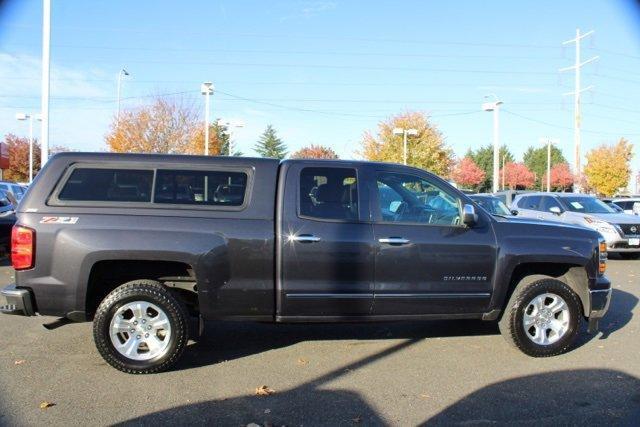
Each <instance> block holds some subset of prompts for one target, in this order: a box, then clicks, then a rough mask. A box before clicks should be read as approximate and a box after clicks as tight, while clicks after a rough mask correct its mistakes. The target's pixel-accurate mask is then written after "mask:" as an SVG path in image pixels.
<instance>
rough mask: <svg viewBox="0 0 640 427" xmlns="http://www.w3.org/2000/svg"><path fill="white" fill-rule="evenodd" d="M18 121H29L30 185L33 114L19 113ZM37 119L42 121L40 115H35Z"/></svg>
mask: <svg viewBox="0 0 640 427" xmlns="http://www.w3.org/2000/svg"><path fill="white" fill-rule="evenodd" d="M16 119H18V120H27V119H28V120H29V183H31V181H33V119H34V115H33V114H26V113H18V114H16ZM35 119H36V120H39V121H42V117H41V116H40V114H36V115H35Z"/></svg>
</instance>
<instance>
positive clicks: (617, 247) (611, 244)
mask: <svg viewBox="0 0 640 427" xmlns="http://www.w3.org/2000/svg"><path fill="white" fill-rule="evenodd" d="M600 234H602V237H604V239H605V241H606V242H607V252H614V253H618V252H640V245H636V246H630V245H629V239H638V238H640V236H625V237H621V236H620V235H619V234H617V233H616V234H612V233H600Z"/></svg>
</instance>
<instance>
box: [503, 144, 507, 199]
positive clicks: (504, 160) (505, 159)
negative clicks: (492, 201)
mask: <svg viewBox="0 0 640 427" xmlns="http://www.w3.org/2000/svg"><path fill="white" fill-rule="evenodd" d="M506 163H507V151H506V150H505V152H504V153H502V191H504V176H505V169H506V168H505V164H506Z"/></svg>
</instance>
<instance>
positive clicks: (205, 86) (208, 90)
mask: <svg viewBox="0 0 640 427" xmlns="http://www.w3.org/2000/svg"><path fill="white" fill-rule="evenodd" d="M213 90H214V87H213V83H211V82H204V83H202V84H201V85H200V92H201V93H202V94H203V95H204V155H205V156H208V155H209V97H210V96H211V95H213Z"/></svg>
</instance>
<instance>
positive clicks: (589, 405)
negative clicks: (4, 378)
mask: <svg viewBox="0 0 640 427" xmlns="http://www.w3.org/2000/svg"><path fill="white" fill-rule="evenodd" d="M415 342H417V340H407V341H405V342H402V343H400V344H397V345H395V346H393V347H391V348H389V349H387V350H385V351H382V352H380V353H376V354H374V355H371V356H368V357H366V358H363V359H361V360H359V361H357V362H354V363H352V364H350V365H347V366H344V367H342V368H339V369H336V370H333V371H331V372H329V373H327V374H324V375H322V376H320V377H318V378H316V379H313V380H311V381H309V382H306V383H304V384H301V385H300V386H298V387H294V388H292V389H290V390H281V391H279V392H277V393H275V394H272V395H269V396H264V397H259V396H249V395H246V396H238V397H234V398H230V399H222V400H210V401H206V402H199V403H195V404H190V405H184V406H179V407H175V408H170V409H167V410H164V411H159V412H155V413H151V414H148V415H144V416H141V417H138V418H133V419H131V420H127V421H125V422H123V423H121V424H119V425H150V426H155V425H174V424H178V425H221V426H227V425H230V426H233V425H235V426H237V425H247V424H249V423H256V424H258V425H261V426H267V425H288V426H293V425H305V426H325V425H332V426H338V425H367V426H369V425H394V424H398V420H397V419H394V417H393V415H391V414H382V413H378V412H377V411H376V410H375V409H374V408H372V407H371V405H369V404H368V403H367V400H368V399H367V396H366V395H365V396H363V395H362V394H360V393H358V392H355V391H350V390H345V389H341V390H333V389H328V388H327V386H326V384H327V383H329V382H330V381H332V380H335V379H336V378H339V377H340V376H342V375H345V373H347V372H351V371H354V370H357V369H359V368H361V367H363V366H365V365H367V364H370V363H372V362H375V361H377V360H380V359H382V358H384V357H387V356H389V355H391V354H392V353H396V352H399V351H402V350H404V349H406V348H407V347H409V346H411V345H413V344H414V343H415ZM424 382H425V384H424V388H425V389H436V390H437V387H438V386H437V385H436V384H431V385H430V384H429V376H428V375H425V377H424ZM405 398H407V399H412V398H416V397H415V396H405ZM422 403H423V405H424V406H423V408H422V409H420V405H418V406H417V407H416V409H414V410H415V411H417V413H416V417H417V418H421V417H424V416H425V415H424V414H425V413H427V414H429V413H430V412H431V413H433V415H428V418H427V419H426V420H424V421H419V420H418V422H416V421H414V420H411V421H408V420H406V419H405V420H404V422H403V423H407V424H417V425H425V426H428V425H469V424H472V425H476V424H512V423H519V424H522V423H525V424H532V425H585V424H588V425H592V424H596V425H605V424H614V425H637V424H635V423H637V421H638V419H640V380H638V379H637V378H635V377H633V376H630V375H627V374H625V373H623V372H619V371H614V370H606V369H584V370H582V369H581V370H566V371H557V372H549V373H544V374H537V375H531V376H525V377H519V378H514V379H509V380H506V381H502V382H498V383H494V384H491V385H488V386H486V387H483V388H481V389H479V390H477V391H475V392H473V393H471V394H469V395H467V396H465V397H464V398H462V399H460V400H459V401H457V402H456V403H454V404H452V405H450V406H448V407H446V408H445V409H443V410H440V411H439V412H438V409H435V410H434V409H431V410H430V409H429V407H428V404H427V403H424V402H422ZM431 405H433V403H431ZM265 408H268V411H265ZM396 416H397V415H396Z"/></svg>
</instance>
